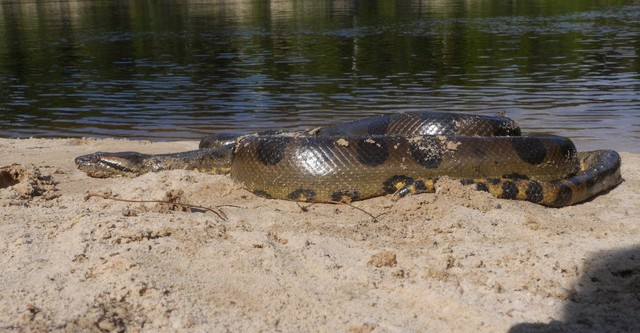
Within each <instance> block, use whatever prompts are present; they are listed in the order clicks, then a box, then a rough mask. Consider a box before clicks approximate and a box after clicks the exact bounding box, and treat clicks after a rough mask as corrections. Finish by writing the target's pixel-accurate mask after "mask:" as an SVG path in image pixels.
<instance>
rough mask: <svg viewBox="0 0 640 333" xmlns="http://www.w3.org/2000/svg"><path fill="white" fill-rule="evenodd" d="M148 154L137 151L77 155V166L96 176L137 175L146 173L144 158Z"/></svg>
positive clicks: (91, 175)
mask: <svg viewBox="0 0 640 333" xmlns="http://www.w3.org/2000/svg"><path fill="white" fill-rule="evenodd" d="M147 157H148V155H145V154H140V153H136V152H119V153H106V152H96V153H93V154H89V155H82V156H79V157H76V159H75V162H76V166H77V167H78V169H79V170H80V171H83V172H85V173H86V174H87V175H89V176H90V177H94V178H110V177H136V176H138V175H140V174H141V173H144V170H143V167H144V160H145V159H146V158H147Z"/></svg>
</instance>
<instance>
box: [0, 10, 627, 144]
mask: <svg viewBox="0 0 640 333" xmlns="http://www.w3.org/2000/svg"><path fill="white" fill-rule="evenodd" d="M420 109H431V110H441V111H458V112H477V113H482V114H496V113H499V112H506V114H507V115H509V116H511V117H513V118H514V119H517V120H518V121H519V122H520V124H521V125H522V127H523V128H524V131H525V132H528V133H550V134H558V135H564V136H569V137H571V138H573V139H574V141H575V142H576V145H577V146H578V148H579V149H594V148H605V147H608V148H614V149H618V150H624V151H635V152H640V0H635V1H631V0H626V1H625V0H619V1H616V0H611V1H595V0H562V1H557V0H548V1H545V0H539V1H504V0H487V1H473V0H467V1H455V0H453V1H442V0H440V1H321V0H302V1H296V0H290V1H284V0H282V1H264V0H260V1H258V0H250V1H242V0H240V1H157V2H156V1H15V0H14V1H4V0H0V137H31V136H35V137H79V136H89V137H106V136H113V137H129V138H144V139H151V140H177V139H196V138H199V137H201V136H203V135H204V134H206V133H209V132H212V131H216V130H227V131H237V132H250V131H257V130H261V129H266V128H274V127H278V128H291V129H297V128H303V127H315V126H319V125H329V124H335V123H339V122H342V121H345V120H350V119H355V118H358V117H362V116H364V115H372V114H378V113H389V112H397V111H409V110H420Z"/></svg>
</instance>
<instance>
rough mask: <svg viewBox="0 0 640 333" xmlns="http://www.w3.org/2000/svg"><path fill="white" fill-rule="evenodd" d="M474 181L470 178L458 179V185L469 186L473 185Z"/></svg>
mask: <svg viewBox="0 0 640 333" xmlns="http://www.w3.org/2000/svg"><path fill="white" fill-rule="evenodd" d="M475 182H476V181H475V180H473V179H471V178H462V179H460V184H462V185H471V184H475Z"/></svg>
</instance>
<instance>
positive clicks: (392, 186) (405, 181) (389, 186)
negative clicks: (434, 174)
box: [382, 175, 424, 194]
mask: <svg viewBox="0 0 640 333" xmlns="http://www.w3.org/2000/svg"><path fill="white" fill-rule="evenodd" d="M413 183H414V180H413V178H411V177H407V176H405V175H395V176H393V177H391V178H389V179H387V180H386V181H385V182H384V183H382V185H383V187H382V188H383V189H384V191H385V192H387V193H390V194H391V193H396V192H397V191H398V190H400V189H402V188H403V187H406V186H407V185H411V184H413ZM423 184H424V182H423Z"/></svg>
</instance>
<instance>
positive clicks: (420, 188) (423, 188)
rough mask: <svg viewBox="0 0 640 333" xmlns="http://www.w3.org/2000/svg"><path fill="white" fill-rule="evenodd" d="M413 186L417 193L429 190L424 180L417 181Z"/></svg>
mask: <svg viewBox="0 0 640 333" xmlns="http://www.w3.org/2000/svg"><path fill="white" fill-rule="evenodd" d="M413 186H414V187H415V190H416V192H424V191H426V190H427V184H425V183H424V181H422V180H416V181H415V182H414V183H413Z"/></svg>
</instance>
